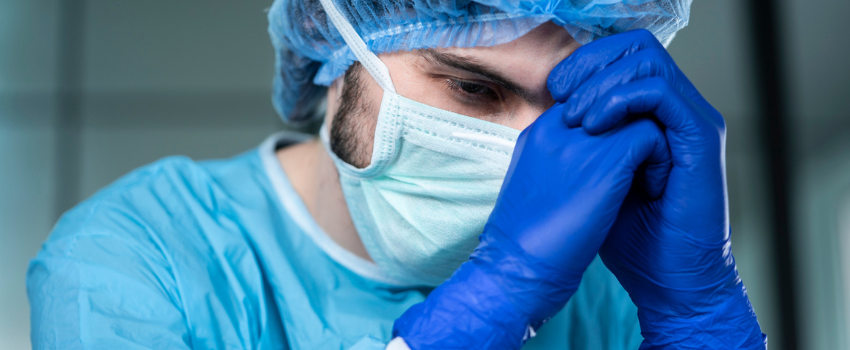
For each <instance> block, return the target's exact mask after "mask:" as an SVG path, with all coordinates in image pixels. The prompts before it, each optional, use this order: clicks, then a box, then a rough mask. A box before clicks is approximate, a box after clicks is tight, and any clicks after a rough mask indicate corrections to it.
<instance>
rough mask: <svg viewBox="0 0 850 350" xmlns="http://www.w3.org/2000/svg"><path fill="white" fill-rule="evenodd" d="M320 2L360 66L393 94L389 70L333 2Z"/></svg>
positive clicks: (328, 0) (322, 0)
mask: <svg viewBox="0 0 850 350" xmlns="http://www.w3.org/2000/svg"><path fill="white" fill-rule="evenodd" d="M320 1H321V3H322V7H323V8H324V9H325V13H327V15H328V17H329V18H330V19H331V22H333V24H334V26H335V27H336V29H337V30H338V31H339V33H340V34H342V39H343V40H345V43H346V44H348V48H349V49H351V52H352V53H354V56H355V57H357V59H358V60H360V64H362V65H363V67H364V68H366V71H367V72H369V74H371V75H372V77H373V78H375V81H377V82H378V85H380V86H381V88H383V89H384V90H385V91H389V92H392V93H395V86H394V85H393V80H392V78H390V70H389V69H387V66H386V65H385V64H384V62H381V59H379V58H378V56H376V55H375V54H374V53H373V52H372V51H369V47H367V46H366V42H364V41H363V39H362V38H360V35H358V34H357V31H355V30H354V27H353V26H351V23H349V22H348V20H347V19H346V18H345V16H343V15H342V13H340V12H339V9H337V7H336V5H335V4H334V2H333V0H320Z"/></svg>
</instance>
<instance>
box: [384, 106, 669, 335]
mask: <svg viewBox="0 0 850 350" xmlns="http://www.w3.org/2000/svg"><path fill="white" fill-rule="evenodd" d="M562 113H563V106H561V105H556V106H555V107H552V108H551V109H549V110H548V111H547V112H546V113H544V114H543V115H542V116H540V118H538V120H537V121H535V122H534V123H533V124H532V125H531V126H530V127H529V128H527V129H526V130H525V131H523V132H522V134H521V135H520V137H519V139H518V141H517V145H516V148H515V150H514V154H513V158H512V161H511V165H510V168H509V170H508V173H507V176H506V177H505V182H504V184H503V186H502V190H501V192H500V194H499V199H498V201H497V203H496V207H495V209H494V210H493V212H492V214H491V215H490V219H489V221H488V223H487V225H486V227H485V229H484V233H483V234H482V235H481V237H480V244H479V246H478V248H477V249H476V250H475V252H474V253H473V254H472V256H471V258H470V261H468V262H466V263H464V264H463V265H462V266H461V267H460V268H459V269H458V271H456V272H455V274H454V275H453V276H452V277H451V278H450V279H449V280H448V281H446V282H445V283H443V284H442V285H440V286H439V287H438V288H436V289H435V290H434V291H433V292H432V293H431V294H430V295H429V296H428V298H427V299H426V301H425V302H423V303H420V304H417V305H414V306H413V307H411V308H410V309H408V310H407V312H405V313H404V315H402V316H401V317H400V318H399V319H398V320H396V322H395V326H394V329H393V336H394V337H398V336H400V337H402V338H403V339H404V340H405V341H406V342H407V344H408V346H410V348H412V349H415V350H421V349H518V348H520V347H521V346H522V344H523V342H524V341H525V339H526V338H527V337H528V335H529V334H530V333H531V332H533V331H534V329H536V328H537V327H539V326H540V325H541V324H542V323H543V322H544V321H545V320H546V319H548V318H550V317H552V316H553V315H554V314H555V313H557V312H558V311H559V310H561V309H562V308H563V307H564V305H565V304H566V303H567V301H568V300H569V298H570V296H572V294H573V293H574V292H575V291H576V289H577V288H578V285H579V281H580V279H581V275H582V273H583V272H584V270H585V269H586V268H587V266H588V265H589V264H590V262H591V260H592V259H593V258H594V257H595V256H596V252H597V251H598V250H599V247H600V246H601V245H602V243H603V242H604V241H605V236H606V234H607V232H608V230H609V228H610V227H611V225H613V223H614V220H615V218H616V216H617V211H618V209H619V208H620V205H621V203H622V202H623V199H624V198H625V197H626V195H627V193H628V191H629V188H630V187H631V185H632V179H633V178H634V176H635V172H636V171H638V169H642V172H641V174H643V175H642V176H643V178H644V179H645V181H644V183H645V184H646V190H647V191H648V192H649V193H656V194H660V192H661V189H662V188H663V187H664V181H665V177H666V175H667V173H668V172H669V168H670V157H669V153H668V147H667V145H666V144H665V139H664V135H663V134H662V132H661V130H660V129H659V128H658V127H657V125H655V124H654V123H653V122H652V121H650V120H639V121H635V122H633V123H630V124H629V125H626V126H624V127H622V128H619V129H617V130H614V131H611V132H608V133H603V134H598V135H596V136H590V135H588V134H587V133H586V132H585V131H584V130H582V129H570V128H567V127H566V126H565V125H564V124H563V123H562V122H561V114H562ZM642 165H643V166H642ZM529 326H531V328H529Z"/></svg>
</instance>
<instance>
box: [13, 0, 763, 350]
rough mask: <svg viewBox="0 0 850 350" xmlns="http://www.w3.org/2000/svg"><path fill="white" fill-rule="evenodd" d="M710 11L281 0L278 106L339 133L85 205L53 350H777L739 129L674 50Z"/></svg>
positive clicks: (61, 291) (38, 325)
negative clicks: (740, 207)
mask: <svg viewBox="0 0 850 350" xmlns="http://www.w3.org/2000/svg"><path fill="white" fill-rule="evenodd" d="M689 7H690V1H688V0H684V1H679V0H645V1H640V0H624V1H616V0H587V1H556V0H552V1H524V0H511V1H507V0H505V1H502V0H481V1H474V2H473V1H419V0H416V1H396V0H378V1H373V0H370V1H364V0H278V1H275V3H274V5H273V6H272V8H271V10H270V12H269V20H270V33H271V37H272V41H273V44H274V46H275V48H276V49H277V75H276V76H275V92H274V99H273V101H274V104H275V106H276V108H277V109H278V111H279V112H280V113H281V115H282V116H283V118H284V120H285V121H287V122H290V123H293V124H296V123H302V122H306V121H309V120H311V119H312V118H316V117H324V118H325V120H324V124H323V126H322V128H321V131H320V135H319V137H318V138H315V137H313V136H310V135H302V134H296V133H291V132H284V133H279V134H276V135H273V136H271V137H270V138H269V139H267V140H266V141H265V142H263V143H262V144H261V145H260V146H259V148H257V149H256V150H253V151H250V152H247V153H245V154H242V155H239V156H236V157H234V158H232V159H226V160H216V161H205V162H194V161H192V160H189V159H186V158H181V157H174V158H168V159H164V160H162V161H159V162H157V163H154V164H152V165H149V166H146V167H143V168H141V169H139V170H136V171H134V172H133V173H131V174H129V175H127V176H125V177H124V178H122V179H120V180H118V181H117V182H115V183H114V184H112V185H110V186H109V187H107V188H106V189H103V190H101V191H100V192H98V193H97V194H96V195H94V196H93V197H92V198H90V199H88V200H86V201H85V202H83V203H82V204H80V205H79V206H77V207H76V208H74V209H72V210H71V211H69V212H68V213H66V214H65V215H64V216H63V217H62V218H61V220H60V221H59V223H58V224H57V225H56V227H55V228H54V231H53V233H52V234H51V236H50V238H49V239H48V241H47V242H46V243H45V244H44V246H43V248H42V250H41V251H40V253H39V254H38V256H37V257H36V258H35V259H34V260H33V261H32V263H31V264H30V268H29V272H28V282H27V283H28V284H27V286H28V292H29V297H30V302H31V306H32V313H31V315H32V340H33V346H34V347H35V348H37V349H131V348H132V349H165V348H173V349H249V348H250V349H384V348H386V349H416V350H419V349H518V348H520V347H523V345H525V348H532V349H635V348H638V347H640V348H641V349H765V348H766V347H767V338H766V336H765V335H764V334H762V333H761V330H760V328H759V325H758V322H757V321H756V317H755V314H754V313H753V310H752V307H751V306H750V303H749V301H748V299H747V294H746V289H745V288H744V286H743V283H742V282H741V280H740V278H739V277H738V275H737V271H736V268H735V260H734V258H733V256H732V252H731V243H730V231H729V224H728V209H727V204H728V202H727V200H726V184H725V175H724V154H723V151H724V150H723V147H724V137H725V134H724V133H725V131H724V123H723V119H722V117H721V116H720V115H719V114H718V113H717V111H716V110H714V109H713V108H712V107H711V106H710V105H709V104H708V103H707V102H706V101H705V100H704V99H703V98H702V97H701V96H700V94H699V93H698V92H697V91H696V89H695V88H694V87H693V86H692V85H691V84H690V82H689V81H688V80H687V78H686V77H684V75H683V74H682V72H681V71H680V70H679V69H678V68H677V67H676V64H675V63H674V62H673V60H672V59H671V58H670V56H669V55H668V54H667V52H666V50H665V45H666V44H668V43H669V42H670V40H671V39H672V37H673V35H674V34H675V32H676V31H677V30H679V29H681V28H682V27H683V26H684V25H686V24H687V18H688V12H689ZM582 45H584V46H582ZM603 264H604V265H603Z"/></svg>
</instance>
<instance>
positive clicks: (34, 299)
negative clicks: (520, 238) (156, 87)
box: [27, 140, 640, 350]
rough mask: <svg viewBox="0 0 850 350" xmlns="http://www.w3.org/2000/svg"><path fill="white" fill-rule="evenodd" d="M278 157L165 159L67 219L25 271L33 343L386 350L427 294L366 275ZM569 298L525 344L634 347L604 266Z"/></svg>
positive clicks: (631, 326) (633, 334) (622, 299)
mask: <svg viewBox="0 0 850 350" xmlns="http://www.w3.org/2000/svg"><path fill="white" fill-rule="evenodd" d="M271 141H273V142H274V141H275V140H271ZM273 142H272V143H273ZM272 152H273V150H272V149H271V148H268V149H265V150H263V149H262V148H261V149H260V150H254V151H251V152H247V153H245V154H242V155H240V156H237V157H235V158H232V159H227V160H217V161H206V162H200V163H197V162H194V161H192V160H190V159H187V158H183V157H173V158H167V159H164V160H161V161H159V162H156V163H154V164H151V165H149V166H146V167H143V168H141V169H139V170H136V171H134V172H132V173H131V174H129V175H127V176H125V177H124V178H122V179H120V180H119V181H117V182H115V183H114V184H112V185H110V186H109V187H108V188H106V189H104V190H102V191H100V192H98V193H97V194H96V195H95V196H93V197H92V198H90V199H88V200H87V201H85V202H84V203H82V204H80V205H79V206H77V207H76V208H74V209H73V210H71V211H69V212H68V213H66V214H65V215H64V216H63V217H62V219H61V220H60V221H59V223H58V224H57V225H56V227H55V229H54V231H53V233H52V234H51V235H50V238H49V239H48V240H47V242H46V243H45V244H44V246H43V248H42V250H41V251H40V252H39V254H38V256H37V257H36V258H35V259H34V260H33V261H32V262H31V264H30V267H29V271H28V276H27V289H28V293H29V298H30V303H31V311H32V312H31V320H32V341H33V347H34V348H35V349H310V350H313V349H350V348H352V347H355V345H356V347H355V348H357V349H381V348H383V344H385V343H386V342H388V341H389V340H390V331H391V327H392V324H393V320H395V319H396V318H397V317H399V316H400V315H401V314H402V313H403V312H404V311H405V310H406V309H407V308H408V307H410V306H411V305H413V304H415V303H418V302H421V301H422V300H424V298H425V295H424V294H423V291H419V290H410V289H403V288H399V287H395V286H393V285H391V284H388V283H385V282H381V281H378V280H375V279H373V278H370V277H367V276H365V275H367V274H368V271H369V269H370V268H372V267H373V266H363V265H362V264H361V265H358V262H357V261H356V260H351V259H348V260H347V259H346V256H345V255H344V254H343V253H345V252H344V251H341V250H340V249H341V248H340V247H339V246H336V245H334V244H333V243H328V242H332V241H329V238H328V237H327V236H324V235H323V233H321V232H317V231H316V230H317V228H318V225H316V223H315V221H313V220H312V218H311V217H310V216H309V214H308V211H307V209H306V207H304V206H303V203H301V202H300V199H299V197H298V195H297V194H296V193H295V192H294V190H293V189H292V188H291V186H290V185H289V183H288V180H286V177H285V175H283V172H282V170H280V167H279V165H277V163H275V164H274V166H275V167H274V169H272V170H269V169H270V168H269V167H268V166H265V165H264V164H265V163H264V161H263V159H266V163H268V159H272V160H275V159H276V158H274V155H273V153H272ZM275 183H277V184H278V185H275ZM317 234H318V235H317ZM352 261H353V262H352ZM361 262H362V261H361ZM593 266H596V267H595V268H594V267H593ZM355 271H356V272H355ZM574 301H575V302H573V303H571V304H570V305H568V306H567V308H566V309H565V310H564V312H562V313H561V314H560V315H559V316H558V317H556V318H555V319H553V321H552V324H551V327H548V328H549V329H544V330H543V331H541V333H540V336H539V339H535V340H533V342H532V343H539V344H540V345H539V347H534V345H533V344H532V345H530V346H529V349H537V348H539V349H544V348H545V349H553V347H550V345H552V344H555V345H556V346H557V347H554V348H556V349H612V350H613V349H634V348H635V347H636V346H637V344H639V343H640V336H639V335H638V333H637V332H638V325H637V318H636V314H635V312H636V311H635V308H634V305H632V304H631V302H630V301H629V299H628V296H627V295H626V293H625V291H623V289H622V288H621V287H620V286H619V284H617V282H616V280H615V279H614V278H613V276H612V275H611V274H610V273H609V272H608V271H607V269H605V267H604V266H602V265H601V263H598V259H597V262H596V263H594V264H592V265H591V269H589V270H588V272H587V273H586V274H585V279H584V281H583V282H582V287H581V288H579V291H578V292H577V294H576V296H575V297H574ZM600 344H601V345H603V346H599V345H600Z"/></svg>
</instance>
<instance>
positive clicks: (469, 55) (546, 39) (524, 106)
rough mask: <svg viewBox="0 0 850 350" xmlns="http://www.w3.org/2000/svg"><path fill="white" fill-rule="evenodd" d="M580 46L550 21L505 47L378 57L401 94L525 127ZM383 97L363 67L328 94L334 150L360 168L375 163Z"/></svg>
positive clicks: (351, 70)
mask: <svg viewBox="0 0 850 350" xmlns="http://www.w3.org/2000/svg"><path fill="white" fill-rule="evenodd" d="M579 46H580V45H579V44H578V43H577V42H576V41H575V40H573V38H572V37H571V36H570V35H569V34H568V33H567V31H566V30H565V29H563V28H561V27H559V26H557V25H555V24H553V23H551V22H550V23H546V24H543V25H540V26H539V27H537V28H535V29H534V30H532V31H530V32H528V33H527V34H526V35H524V36H522V37H520V38H518V39H516V40H514V41H511V42H509V43H506V44H502V45H497V46H492V47H475V48H447V49H427V50H414V51H402V52H395V53H391V54H381V55H378V57H379V58H380V59H381V61H383V62H384V63H385V64H386V65H387V68H388V69H389V71H390V76H391V77H392V80H393V84H394V85H395V88H396V92H397V93H398V94H399V95H401V96H404V97H406V98H409V99H411V100H414V101H417V102H420V103H424V104H427V105H430V106H433V107H436V108H440V109H444V110H447V111H450V112H454V113H458V114H462V115H466V116H469V117H473V118H478V119H482V120H486V121H489V122H492V123H497V124H501V125H505V126H508V127H511V128H515V129H517V130H522V129H525V127H527V126H528V125H530V124H531V123H532V122H533V121H534V120H535V119H537V117H538V116H540V114H542V113H543V112H544V111H545V110H546V109H548V108H549V107H551V106H552V105H553V104H554V103H555V101H554V100H553V99H552V97H551V96H550V94H549V90H547V88H546V78H547V76H548V75H549V71H551V70H552V68H554V67H555V65H557V64H558V63H559V62H560V61H561V60H563V59H564V58H566V57H567V56H569V55H570V54H571V53H572V52H573V51H575V50H576V49H577V48H578V47H579ZM382 97H383V90H382V89H381V87H380V86H378V84H377V83H376V82H375V80H373V79H372V77H371V76H370V75H369V73H368V72H366V71H365V69H363V68H362V67H361V66H360V65H359V64H358V63H355V64H354V65H352V66H351V68H349V69H348V71H347V72H346V73H345V75H344V77H342V78H340V79H337V81H335V82H334V84H333V85H331V87H330V89H329V92H328V114H327V116H326V118H329V124H330V133H331V140H330V141H331V148H332V150H333V151H334V153H336V155H337V156H338V157H340V158H341V159H342V160H344V161H346V162H348V163H349V164H351V165H354V166H356V167H358V168H364V167H366V166H368V165H369V161H370V158H371V154H372V144H373V139H374V132H375V126H376V124H377V119H378V111H379V110H380V105H381V99H382Z"/></svg>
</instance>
